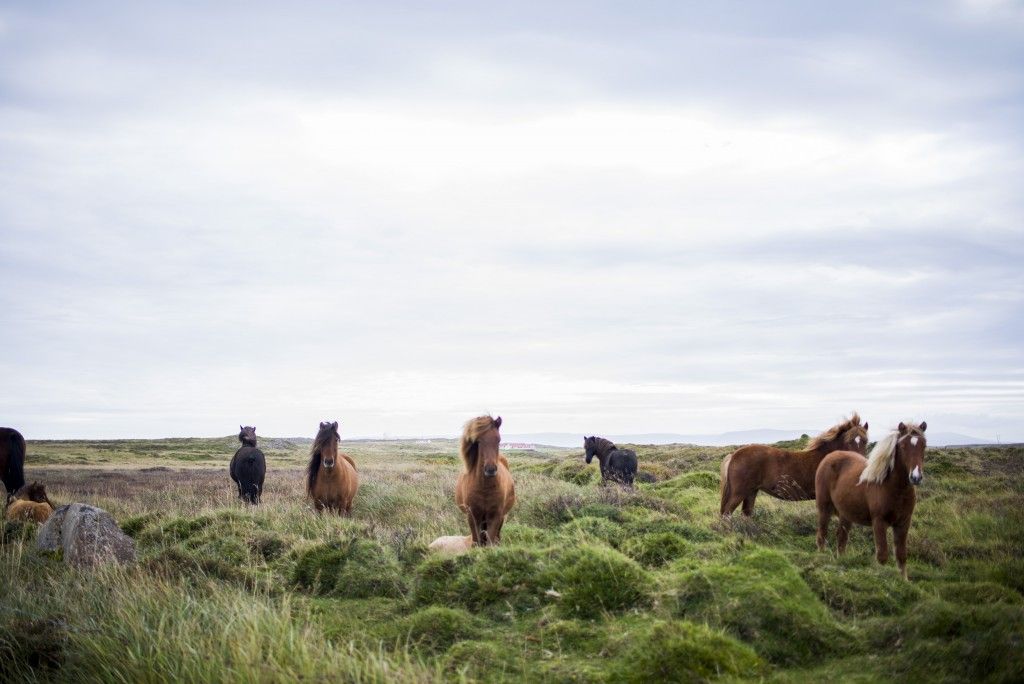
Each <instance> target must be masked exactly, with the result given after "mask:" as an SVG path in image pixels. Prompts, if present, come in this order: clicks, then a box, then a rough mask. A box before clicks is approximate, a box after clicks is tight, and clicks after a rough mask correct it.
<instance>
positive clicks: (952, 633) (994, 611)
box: [875, 599, 1024, 682]
mask: <svg viewBox="0 0 1024 684" xmlns="http://www.w3.org/2000/svg"><path fill="white" fill-rule="evenodd" d="M875 638H876V641H877V643H876V647H877V648H879V649H891V650H892V651H893V652H894V654H895V661H896V670H897V672H898V673H899V674H900V675H902V676H903V677H904V678H908V679H919V680H921V681H925V680H934V679H935V675H936V673H939V672H942V673H945V674H946V675H947V677H949V678H950V679H951V680H952V679H958V680H962V681H991V682H1011V681H1020V680H1021V673H1024V649H1021V644H1022V643H1024V607H1022V606H1020V605H1010V604H1005V603H995V604H990V605H974V606H967V605H963V604H959V605H958V604H953V603H949V602H947V601H943V600H941V599H928V600H924V601H921V602H919V603H918V604H917V605H916V606H914V607H913V608H912V609H911V610H910V611H908V612H907V614H906V615H903V616H901V617H898V618H892V619H891V620H890V621H889V622H888V623H887V628H886V629H883V630H879V632H878V633H877V634H876V637H875ZM907 644H909V647H908V646H907Z"/></svg>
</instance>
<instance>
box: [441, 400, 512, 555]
mask: <svg viewBox="0 0 1024 684" xmlns="http://www.w3.org/2000/svg"><path fill="white" fill-rule="evenodd" d="M500 427H501V417H500V416H499V417H498V418H491V417H490V416H480V417H479V418H474V419H473V420H471V421H469V422H468V423H466V427H465V429H463V431H462V442H461V444H460V451H461V453H462V463H463V465H464V466H465V469H464V470H463V471H462V473H461V474H460V475H459V479H458V481H457V482H456V483H455V503H456V504H457V505H458V507H459V508H460V509H461V510H462V511H463V512H464V513H465V514H466V518H467V519H468V520H469V532H470V535H471V536H472V538H473V543H474V544H480V545H481V546H486V545H488V544H498V543H499V542H500V541H501V526H502V525H504V524H505V516H506V515H508V512H509V511H510V510H512V507H513V506H514V505H515V503H516V488H515V484H514V483H513V482H512V473H510V472H509V469H508V461H506V460H505V457H504V456H502V455H501V454H499V453H498V445H499V444H500V443H501V434H500V433H499V432H498V428H500Z"/></svg>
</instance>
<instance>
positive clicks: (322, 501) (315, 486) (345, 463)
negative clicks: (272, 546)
mask: <svg viewBox="0 0 1024 684" xmlns="http://www.w3.org/2000/svg"><path fill="white" fill-rule="evenodd" d="M339 439H341V437H340V436H339V435H338V421H334V422H333V423H326V422H324V423H320V431H319V432H318V433H317V434H316V439H314V440H313V448H312V449H311V450H310V458H309V465H308V466H307V467H306V495H307V496H308V497H309V498H310V499H312V500H313V506H315V507H316V510H317V512H318V513H320V512H322V511H323V510H324V509H325V508H326V509H327V510H328V511H332V512H334V513H338V514H341V513H344V514H345V515H350V514H351V513H352V499H354V498H356V490H358V489H359V475H358V474H356V462H355V461H353V460H352V459H351V458H349V457H348V456H346V455H345V454H339V453H338V440H339ZM339 457H340V458H339Z"/></svg>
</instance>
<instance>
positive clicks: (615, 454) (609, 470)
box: [583, 436, 636, 487]
mask: <svg viewBox="0 0 1024 684" xmlns="http://www.w3.org/2000/svg"><path fill="white" fill-rule="evenodd" d="M583 450H584V451H586V452H587V464H588V465H589V464H590V462H591V461H592V460H593V458H594V456H597V462H598V463H599V464H600V465H601V481H602V482H618V483H619V484H624V485H626V486H627V487H632V486H633V479H634V478H635V477H636V452H635V451H633V450H632V449H620V448H619V447H617V446H615V445H614V444H612V443H611V442H610V441H609V440H607V439H605V438H604V437H594V436H591V437H584V438H583Z"/></svg>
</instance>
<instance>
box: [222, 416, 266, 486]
mask: <svg viewBox="0 0 1024 684" xmlns="http://www.w3.org/2000/svg"><path fill="white" fill-rule="evenodd" d="M238 429H239V433H238V441H239V442H241V443H242V446H241V447H239V449H238V451H236V452H235V455H234V456H232V457H231V465H230V466H229V467H228V472H230V473H231V479H232V480H234V481H235V484H236V485H238V498H240V499H241V500H242V501H245V502H247V503H251V504H252V505H254V506H255V505H256V504H258V503H259V502H260V497H261V496H263V481H264V480H265V479H266V477H267V459H266V458H265V457H264V456H263V452H262V451H260V450H259V449H257V448H256V428H255V427H253V426H248V425H247V426H245V427H242V426H241V425H239V426H238Z"/></svg>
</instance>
